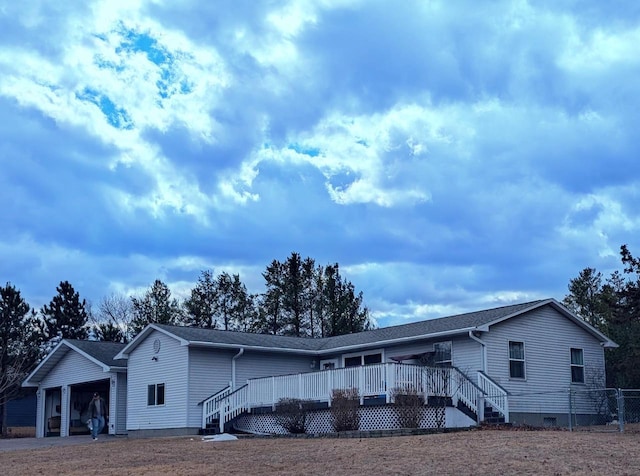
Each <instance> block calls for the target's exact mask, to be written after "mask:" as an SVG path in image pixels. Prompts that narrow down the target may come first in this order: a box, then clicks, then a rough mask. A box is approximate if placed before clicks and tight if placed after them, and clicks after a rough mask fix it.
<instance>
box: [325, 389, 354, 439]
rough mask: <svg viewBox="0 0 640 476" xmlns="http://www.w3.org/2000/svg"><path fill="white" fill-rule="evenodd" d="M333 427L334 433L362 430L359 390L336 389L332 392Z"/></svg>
mask: <svg viewBox="0 0 640 476" xmlns="http://www.w3.org/2000/svg"><path fill="white" fill-rule="evenodd" d="M331 425H332V426H333V430H334V431H354V430H357V429H359V428H360V394H359V393H358V389H357V388H347V389H339V388H336V389H334V390H333V391H332V392H331Z"/></svg>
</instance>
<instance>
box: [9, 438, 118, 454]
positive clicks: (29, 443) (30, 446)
mask: <svg viewBox="0 0 640 476" xmlns="http://www.w3.org/2000/svg"><path fill="white" fill-rule="evenodd" d="M113 439H115V437H113V436H107V435H100V436H99V437H98V441H93V440H92V439H91V436H90V435H80V436H67V437H65V438H61V437H59V436H51V437H48V438H6V439H2V438H0V453H2V452H4V451H15V450H34V449H38V448H51V447H55V446H72V445H95V444H98V443H104V442H105V441H112V440H113Z"/></svg>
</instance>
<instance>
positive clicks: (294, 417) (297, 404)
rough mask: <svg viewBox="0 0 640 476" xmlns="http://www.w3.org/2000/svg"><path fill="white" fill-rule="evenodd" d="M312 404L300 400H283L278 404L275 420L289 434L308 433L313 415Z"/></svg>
mask: <svg viewBox="0 0 640 476" xmlns="http://www.w3.org/2000/svg"><path fill="white" fill-rule="evenodd" d="M311 406H312V402H311V401H309V400H301V399H299V398H281V399H280V400H279V401H278V403H277V404H276V411H275V420H276V422H277V423H278V425H280V426H281V427H282V428H284V429H285V430H287V431H288V432H289V433H294V434H299V433H306V432H307V429H308V428H309V425H310V424H311V421H312V420H313V414H312V413H311Z"/></svg>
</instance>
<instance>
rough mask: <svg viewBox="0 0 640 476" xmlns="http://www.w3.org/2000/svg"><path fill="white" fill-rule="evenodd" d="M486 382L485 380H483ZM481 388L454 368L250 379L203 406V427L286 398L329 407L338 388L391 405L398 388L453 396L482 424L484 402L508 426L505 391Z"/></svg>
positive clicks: (377, 368)
mask: <svg viewBox="0 0 640 476" xmlns="http://www.w3.org/2000/svg"><path fill="white" fill-rule="evenodd" d="M483 377H485V378H483ZM478 379H479V382H481V383H480V385H476V384H475V383H474V382H472V381H471V380H470V379H469V378H468V377H467V376H466V375H465V374H464V373H462V372H461V371H460V370H458V369H457V368H455V367H423V366H417V365H406V364H397V363H382V364H373V365H365V366H358V367H345V368H339V369H330V370H323V371H320V372H309V373H301V374H294V375H281V376H274V377H265V378H255V379H249V380H248V381H247V384H246V385H245V386H243V387H241V388H239V389H238V390H236V391H234V392H231V389H229V388H227V389H225V390H223V391H222V392H219V393H218V394H216V395H215V396H213V397H211V398H209V399H207V400H205V402H203V417H202V421H203V428H204V427H205V426H206V424H208V423H211V422H212V421H214V420H215V419H216V418H217V419H218V420H219V423H220V429H221V431H222V430H223V429H224V425H225V424H226V423H227V422H229V421H231V420H232V419H233V418H235V417H236V416H238V415H240V414H241V413H242V412H245V411H251V409H252V408H257V407H268V406H270V407H272V408H274V409H275V405H276V404H277V403H278V401H279V400H280V399H282V398H299V399H303V400H314V401H318V402H326V403H328V404H329V405H330V404H331V392H332V390H333V389H338V388H343V389H344V388H356V389H358V392H359V393H360V398H361V402H362V403H363V402H364V400H365V399H368V398H372V397H373V398H380V399H384V401H385V402H387V403H390V402H392V399H393V391H394V389H396V388H403V387H404V388H409V387H412V388H414V389H416V390H417V391H418V392H419V393H420V394H422V395H423V396H424V397H425V400H426V399H428V398H429V397H450V398H451V400H452V403H453V404H454V405H455V404H457V402H458V401H462V403H464V404H465V405H466V406H467V407H468V408H469V409H470V410H471V411H472V412H474V413H475V414H476V415H477V416H478V421H482V412H483V410H484V402H485V401H486V402H488V403H490V404H491V405H492V406H493V407H494V409H495V410H496V411H498V412H500V413H502V414H503V415H504V416H505V419H506V420H507V421H508V405H507V396H506V392H505V391H504V390H503V389H501V388H500V387H499V386H498V385H497V384H495V383H494V382H493V381H492V380H490V379H488V378H486V376H484V374H482V376H481V375H480V374H479V376H478Z"/></svg>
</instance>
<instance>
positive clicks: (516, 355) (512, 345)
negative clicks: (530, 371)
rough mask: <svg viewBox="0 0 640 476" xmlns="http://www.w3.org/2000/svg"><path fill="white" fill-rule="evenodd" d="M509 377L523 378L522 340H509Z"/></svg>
mask: <svg viewBox="0 0 640 476" xmlns="http://www.w3.org/2000/svg"><path fill="white" fill-rule="evenodd" d="M509 377H511V378H521V379H524V378H525V373H524V342H513V341H509Z"/></svg>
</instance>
